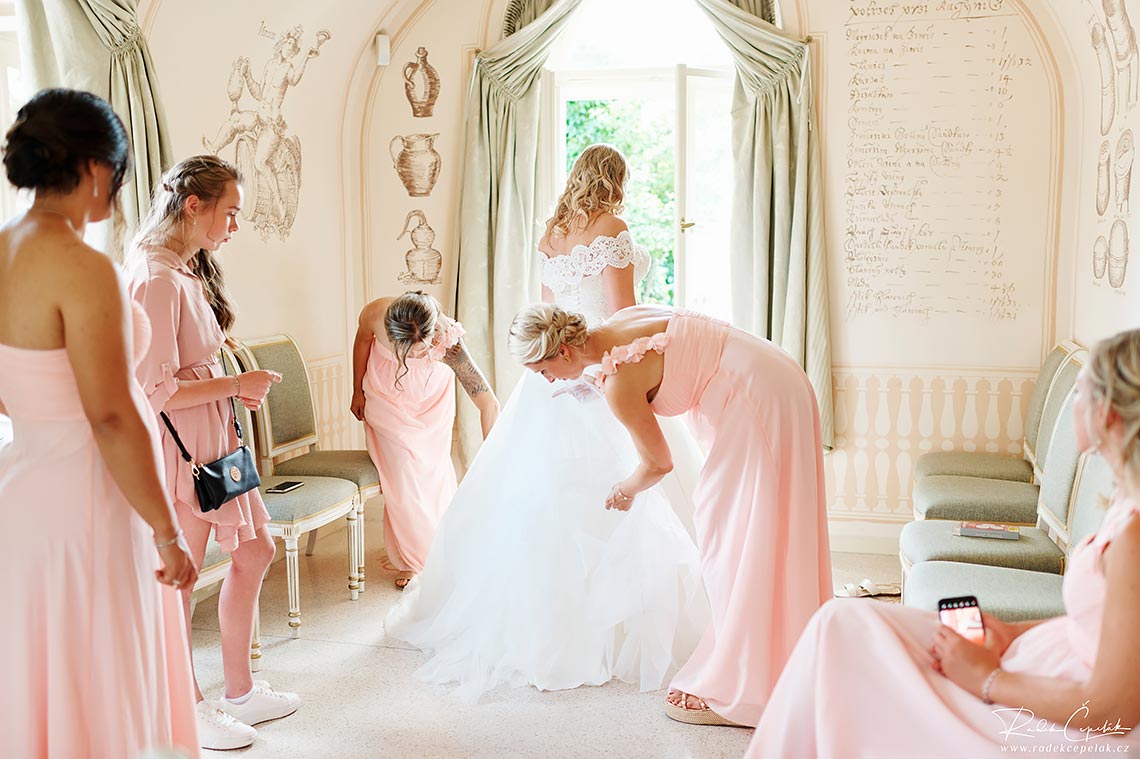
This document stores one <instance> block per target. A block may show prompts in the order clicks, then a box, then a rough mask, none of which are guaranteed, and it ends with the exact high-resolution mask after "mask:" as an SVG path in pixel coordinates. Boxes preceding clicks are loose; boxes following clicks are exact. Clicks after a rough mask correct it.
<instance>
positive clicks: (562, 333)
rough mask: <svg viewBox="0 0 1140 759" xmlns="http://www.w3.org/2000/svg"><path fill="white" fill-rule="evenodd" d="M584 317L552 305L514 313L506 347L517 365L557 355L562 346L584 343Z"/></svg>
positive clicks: (531, 307)
mask: <svg viewBox="0 0 1140 759" xmlns="http://www.w3.org/2000/svg"><path fill="white" fill-rule="evenodd" d="M587 333H588V330H587V328H586V317H584V316H582V315H581V314H576V313H574V312H573V311H567V310H566V309H564V308H562V307H560V306H556V305H554V304H553V303H535V304H534V305H533V306H527V307H526V308H524V309H523V310H522V311H519V312H518V313H517V314H515V318H514V319H513V320H512V321H511V330H510V333H509V334H508V336H507V348H508V349H509V350H510V352H511V355H512V356H514V359H515V361H518V362H519V363H520V364H535V363H538V362H539V361H546V360H548V359H552V358H554V357H555V356H557V355H558V349H559V348H561V347H562V346H563V345H568V346H570V347H571V348H581V347H582V346H583V345H585V344H586V337H587Z"/></svg>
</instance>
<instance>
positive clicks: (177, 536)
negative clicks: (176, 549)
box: [154, 527, 182, 548]
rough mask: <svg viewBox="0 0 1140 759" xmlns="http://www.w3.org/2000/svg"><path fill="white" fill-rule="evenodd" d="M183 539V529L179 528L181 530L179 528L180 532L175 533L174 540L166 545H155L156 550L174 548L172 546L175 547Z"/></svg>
mask: <svg viewBox="0 0 1140 759" xmlns="http://www.w3.org/2000/svg"><path fill="white" fill-rule="evenodd" d="M181 537H182V528H181V527H179V528H178V532H176V533H174V537H173V538H171V539H170V540H168V541H166V542H165V543H155V544H154V547H155V548H169V547H170V546H172V545H174V544H175V543H177V542H178V540H179V539H180V538H181Z"/></svg>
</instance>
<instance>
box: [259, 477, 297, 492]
mask: <svg viewBox="0 0 1140 759" xmlns="http://www.w3.org/2000/svg"><path fill="white" fill-rule="evenodd" d="M304 484H305V483H303V482H297V481H296V480H289V481H287V482H279V483H277V484H276V485H274V486H273V487H270V488H266V489H265V492H266V493H288V492H289V491H290V490H296V489H297V488H299V487H301V486H302V485H304Z"/></svg>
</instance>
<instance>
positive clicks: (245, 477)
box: [159, 398, 261, 512]
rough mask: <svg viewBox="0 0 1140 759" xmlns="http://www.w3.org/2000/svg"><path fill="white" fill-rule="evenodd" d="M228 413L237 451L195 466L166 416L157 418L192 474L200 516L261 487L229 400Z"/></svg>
mask: <svg viewBox="0 0 1140 759" xmlns="http://www.w3.org/2000/svg"><path fill="white" fill-rule="evenodd" d="M230 410H231V411H232V412H233V415H234V416H233V419H234V430H236V431H237V437H238V447H237V450H235V451H234V452H233V453H227V454H226V455H225V456H222V457H221V458H220V459H218V460H217V461H211V462H210V463H209V464H198V463H195V462H194V457H193V456H191V455H190V452H189V451H187V450H186V446H184V445H182V439H181V438H179V437H178V432H177V431H176V430H175V429H174V425H173V424H171V423H170V418H169V417H168V416H167V415H166V412H165V411H163V412H161V413H160V414H159V416H161V417H162V421H163V422H164V423H165V424H166V429H168V430H170V434H171V435H173V436H174V442H175V443H176V444H177V445H178V450H179V451H181V452H182V458H184V459H186V463H187V464H189V465H190V471H191V472H192V473H193V474H194V492H195V493H197V495H198V506H199V507H200V508H201V509H202V511H203V512H207V511H213V510H214V509H220V508H221V507H222V504H224V503H228V502H229V501H232V500H233V499H235V498H237V497H238V496H239V495H243V494H245V493H248V492H249V491H251V490H253V489H254V488H256V487H257V486H258V485H260V484H261V477H259V476H258V474H257V465H256V464H255V463H254V461H253V453H251V452H250V450H249V447H248V446H247V445H246V444H245V440H244V438H243V437H242V434H241V425H240V424H238V420H237V408H236V407H235V406H234V399H233V398H230Z"/></svg>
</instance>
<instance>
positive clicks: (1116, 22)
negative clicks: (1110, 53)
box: [1101, 0, 1140, 113]
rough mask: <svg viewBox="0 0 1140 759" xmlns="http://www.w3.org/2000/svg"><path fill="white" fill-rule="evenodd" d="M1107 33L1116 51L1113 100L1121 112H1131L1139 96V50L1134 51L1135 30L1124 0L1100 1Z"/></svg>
mask: <svg viewBox="0 0 1140 759" xmlns="http://www.w3.org/2000/svg"><path fill="white" fill-rule="evenodd" d="M1101 5H1102V6H1103V8H1104V17H1105V23H1106V24H1107V26H1108V34H1109V36H1110V37H1111V38H1112V43H1113V47H1114V48H1115V58H1114V60H1115V62H1116V100H1117V105H1118V106H1123V107H1124V112H1125V113H1127V112H1128V111H1131V110H1132V108H1133V106H1135V105H1136V100H1137V96H1138V95H1140V51H1138V50H1137V49H1136V29H1135V27H1133V26H1132V22H1131V21H1130V20H1129V19H1128V9H1127V8H1125V7H1124V0H1101Z"/></svg>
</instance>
